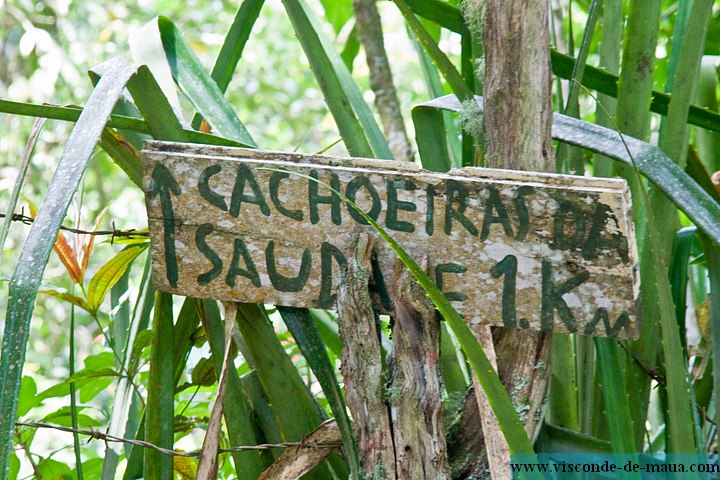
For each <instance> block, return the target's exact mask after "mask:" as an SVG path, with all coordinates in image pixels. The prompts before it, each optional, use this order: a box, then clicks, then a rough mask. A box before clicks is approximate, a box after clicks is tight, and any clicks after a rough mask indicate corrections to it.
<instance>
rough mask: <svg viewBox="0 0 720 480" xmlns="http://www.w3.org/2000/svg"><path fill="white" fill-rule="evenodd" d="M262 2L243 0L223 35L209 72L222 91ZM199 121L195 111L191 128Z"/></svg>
mask: <svg viewBox="0 0 720 480" xmlns="http://www.w3.org/2000/svg"><path fill="white" fill-rule="evenodd" d="M264 3H265V0H244V1H243V2H242V4H241V5H240V8H239V9H238V11H237V13H236V14H235V19H234V20H233V23H232V25H231V26H230V30H228V33H227V35H226V36H225V41H224V42H223V45H222V48H221V49H220V53H219V54H218V57H217V60H216V61H215V66H214V67H213V70H212V73H211V74H210V76H211V77H212V78H213V80H215V83H216V84H217V86H218V89H220V91H221V92H223V93H225V91H226V90H227V87H228V85H229V84H230V80H231V79H232V76H233V73H234V72H235V67H237V64H238V62H239V61H240V57H242V53H243V50H244V49H245V44H247V41H248V38H250V32H251V31H252V28H253V26H254V25H255V21H256V20H257V18H258V16H259V15H260V10H261V9H262V6H263V4H264ZM201 123H202V115H200V114H199V113H196V114H195V116H194V117H193V120H192V126H193V128H194V129H196V130H198V129H199V128H200V124H201Z"/></svg>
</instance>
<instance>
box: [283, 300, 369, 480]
mask: <svg viewBox="0 0 720 480" xmlns="http://www.w3.org/2000/svg"><path fill="white" fill-rule="evenodd" d="M278 311H279V312H280V315H281V316H282V318H283V321H284V322H285V325H287V328H288V330H289V331H290V333H291V334H292V336H293V338H294V339H295V342H296V343H297V345H298V347H300V351H301V352H302V354H303V356H304V357H305V360H306V361H307V362H308V364H309V365H310V368H311V369H312V371H313V373H314V374H315V378H317V379H318V382H319V383H320V386H321V387H322V390H323V392H324V393H325V398H326V399H327V401H328V403H329V404H330V409H331V410H332V412H333V415H335V421H336V422H337V425H338V428H339V429H340V434H341V435H342V439H343V450H344V452H345V458H346V459H347V462H348V465H349V467H350V478H352V479H354V480H359V479H360V478H361V477H362V468H361V466H360V457H359V455H358V450H357V444H356V442H355V438H354V435H353V429H352V424H351V423H350V418H349V417H348V414H347V406H346V405H345V397H344V396H343V393H342V391H341V389H340V385H339V384H338V381H337V377H336V376H335V367H334V365H333V364H332V362H331V361H330V358H329V357H328V354H327V350H326V349H325V344H324V343H323V341H322V338H321V337H320V332H319V331H318V328H317V327H316V326H315V322H313V319H312V316H311V315H310V312H308V310H307V309H300V308H288V307H280V306H278Z"/></svg>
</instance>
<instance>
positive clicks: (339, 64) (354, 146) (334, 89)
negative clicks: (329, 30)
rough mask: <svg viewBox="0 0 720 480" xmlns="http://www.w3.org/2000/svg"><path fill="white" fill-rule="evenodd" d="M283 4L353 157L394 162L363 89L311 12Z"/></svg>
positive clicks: (290, 0)
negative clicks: (363, 94)
mask: <svg viewBox="0 0 720 480" xmlns="http://www.w3.org/2000/svg"><path fill="white" fill-rule="evenodd" d="M283 4H284V5H285V10H286V11H287V13H288V16H289V17H290V20H291V21H292V24H293V27H294V28H295V34H296V35H297V37H298V40H299V41H300V44H301V45H302V47H303V50H304V51H305V55H306V56H307V59H308V61H309V62H310V68H311V69H312V71H313V73H314V74H315V79H316V80H317V82H318V84H319V85H320V89H321V90H322V92H323V95H324V96H325V103H327V106H328V108H329V109H330V112H331V113H332V115H333V118H334V119H335V123H336V124H337V127H338V130H339V131H340V136H342V138H343V141H344V142H345V146H346V147H347V149H348V152H350V155H352V156H354V157H367V158H384V159H392V153H390V149H389V147H388V145H387V140H386V139H385V137H384V136H383V134H382V131H381V130H380V127H379V126H378V124H377V122H376V121H375V117H374V116H373V114H372V111H371V110H370V108H369V107H368V106H367V104H366V103H365V100H364V99H363V96H362V93H361V92H360V88H358V86H357V84H356V83H355V81H354V80H353V78H352V76H351V75H350V72H349V71H348V69H347V67H346V66H345V63H344V62H343V59H342V58H341V57H340V55H339V54H338V53H337V51H336V50H335V49H334V47H333V45H332V42H330V40H329V39H328V38H327V37H326V35H325V33H324V31H323V29H322V26H321V25H320V24H319V22H318V20H317V18H315V15H314V14H313V12H312V11H311V9H310V8H309V7H308V6H307V4H306V3H305V2H304V1H303V0H283Z"/></svg>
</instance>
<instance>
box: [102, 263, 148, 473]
mask: <svg viewBox="0 0 720 480" xmlns="http://www.w3.org/2000/svg"><path fill="white" fill-rule="evenodd" d="M151 264H152V262H151V258H150V256H149V255H148V256H147V258H146V260H145V268H144V270H143V274H142V277H141V279H140V285H139V288H138V291H139V292H140V295H139V298H138V299H137V301H136V303H135V307H134V308H133V312H132V315H131V318H130V323H129V325H128V326H127V329H126V333H125V341H124V342H121V344H120V349H121V351H122V362H123V365H122V370H123V371H125V372H128V374H129V376H132V375H133V374H134V373H135V372H134V369H133V360H134V359H135V357H136V356H137V352H135V351H134V346H135V338H136V337H137V334H138V332H139V331H140V330H142V329H145V328H147V325H148V324H149V323H150V309H149V308H143V307H144V306H147V304H148V303H150V301H149V299H151V298H154V297H155V293H154V291H155V289H154V287H153V282H152V279H151V278H150V276H151V273H150V269H151ZM113 326H115V325H114V324H113ZM116 343H118V342H117V341H116ZM135 366H137V362H136V363H135ZM139 400H140V397H139V394H138V392H136V391H135V386H134V385H133V383H132V379H131V378H128V376H122V377H121V378H120V379H119V380H118V382H117V386H116V387H115V397H114V399H113V405H112V413H111V414H110V424H109V426H108V434H110V435H114V436H116V437H125V438H128V437H130V438H135V435H136V433H137V430H138V427H139V420H140V419H139V418H138V417H139V415H138V403H139ZM126 452H128V453H130V452H131V449H130V448H128V449H127V450H126ZM121 453H122V447H121V445H113V444H110V445H108V446H107V447H106V449H105V455H104V458H103V466H102V477H101V478H102V480H112V479H114V478H116V476H117V472H116V469H117V465H118V463H119V460H120V455H121Z"/></svg>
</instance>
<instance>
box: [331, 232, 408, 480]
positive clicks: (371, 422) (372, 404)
mask: <svg viewBox="0 0 720 480" xmlns="http://www.w3.org/2000/svg"><path fill="white" fill-rule="evenodd" d="M371 255H372V248H371V246H370V245H369V239H368V237H367V236H361V237H359V239H358V244H357V247H356V249H355V256H354V258H351V259H349V261H348V268H347V271H346V273H345V275H344V278H343V281H342V283H341V285H340V289H339V290H338V317H339V318H340V321H339V322H338V326H339V330H340V337H341V338H342V341H343V359H342V374H343V379H344V382H345V399H346V401H347V405H348V409H349V410H350V413H351V414H352V418H353V429H354V430H355V437H356V439H357V442H358V451H359V454H360V463H361V464H362V467H363V470H364V473H365V475H366V476H367V477H368V478H371V479H383V478H388V479H395V478H397V477H396V474H395V448H394V446H393V438H392V428H391V425H390V413H389V410H388V405H387V403H386V395H385V385H384V381H385V379H384V376H383V362H382V349H381V346H380V338H379V332H378V319H377V317H376V314H375V311H374V310H373V306H372V300H371V299H370V292H369V291H368V282H369V276H368V272H369V271H370V259H371Z"/></svg>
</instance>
